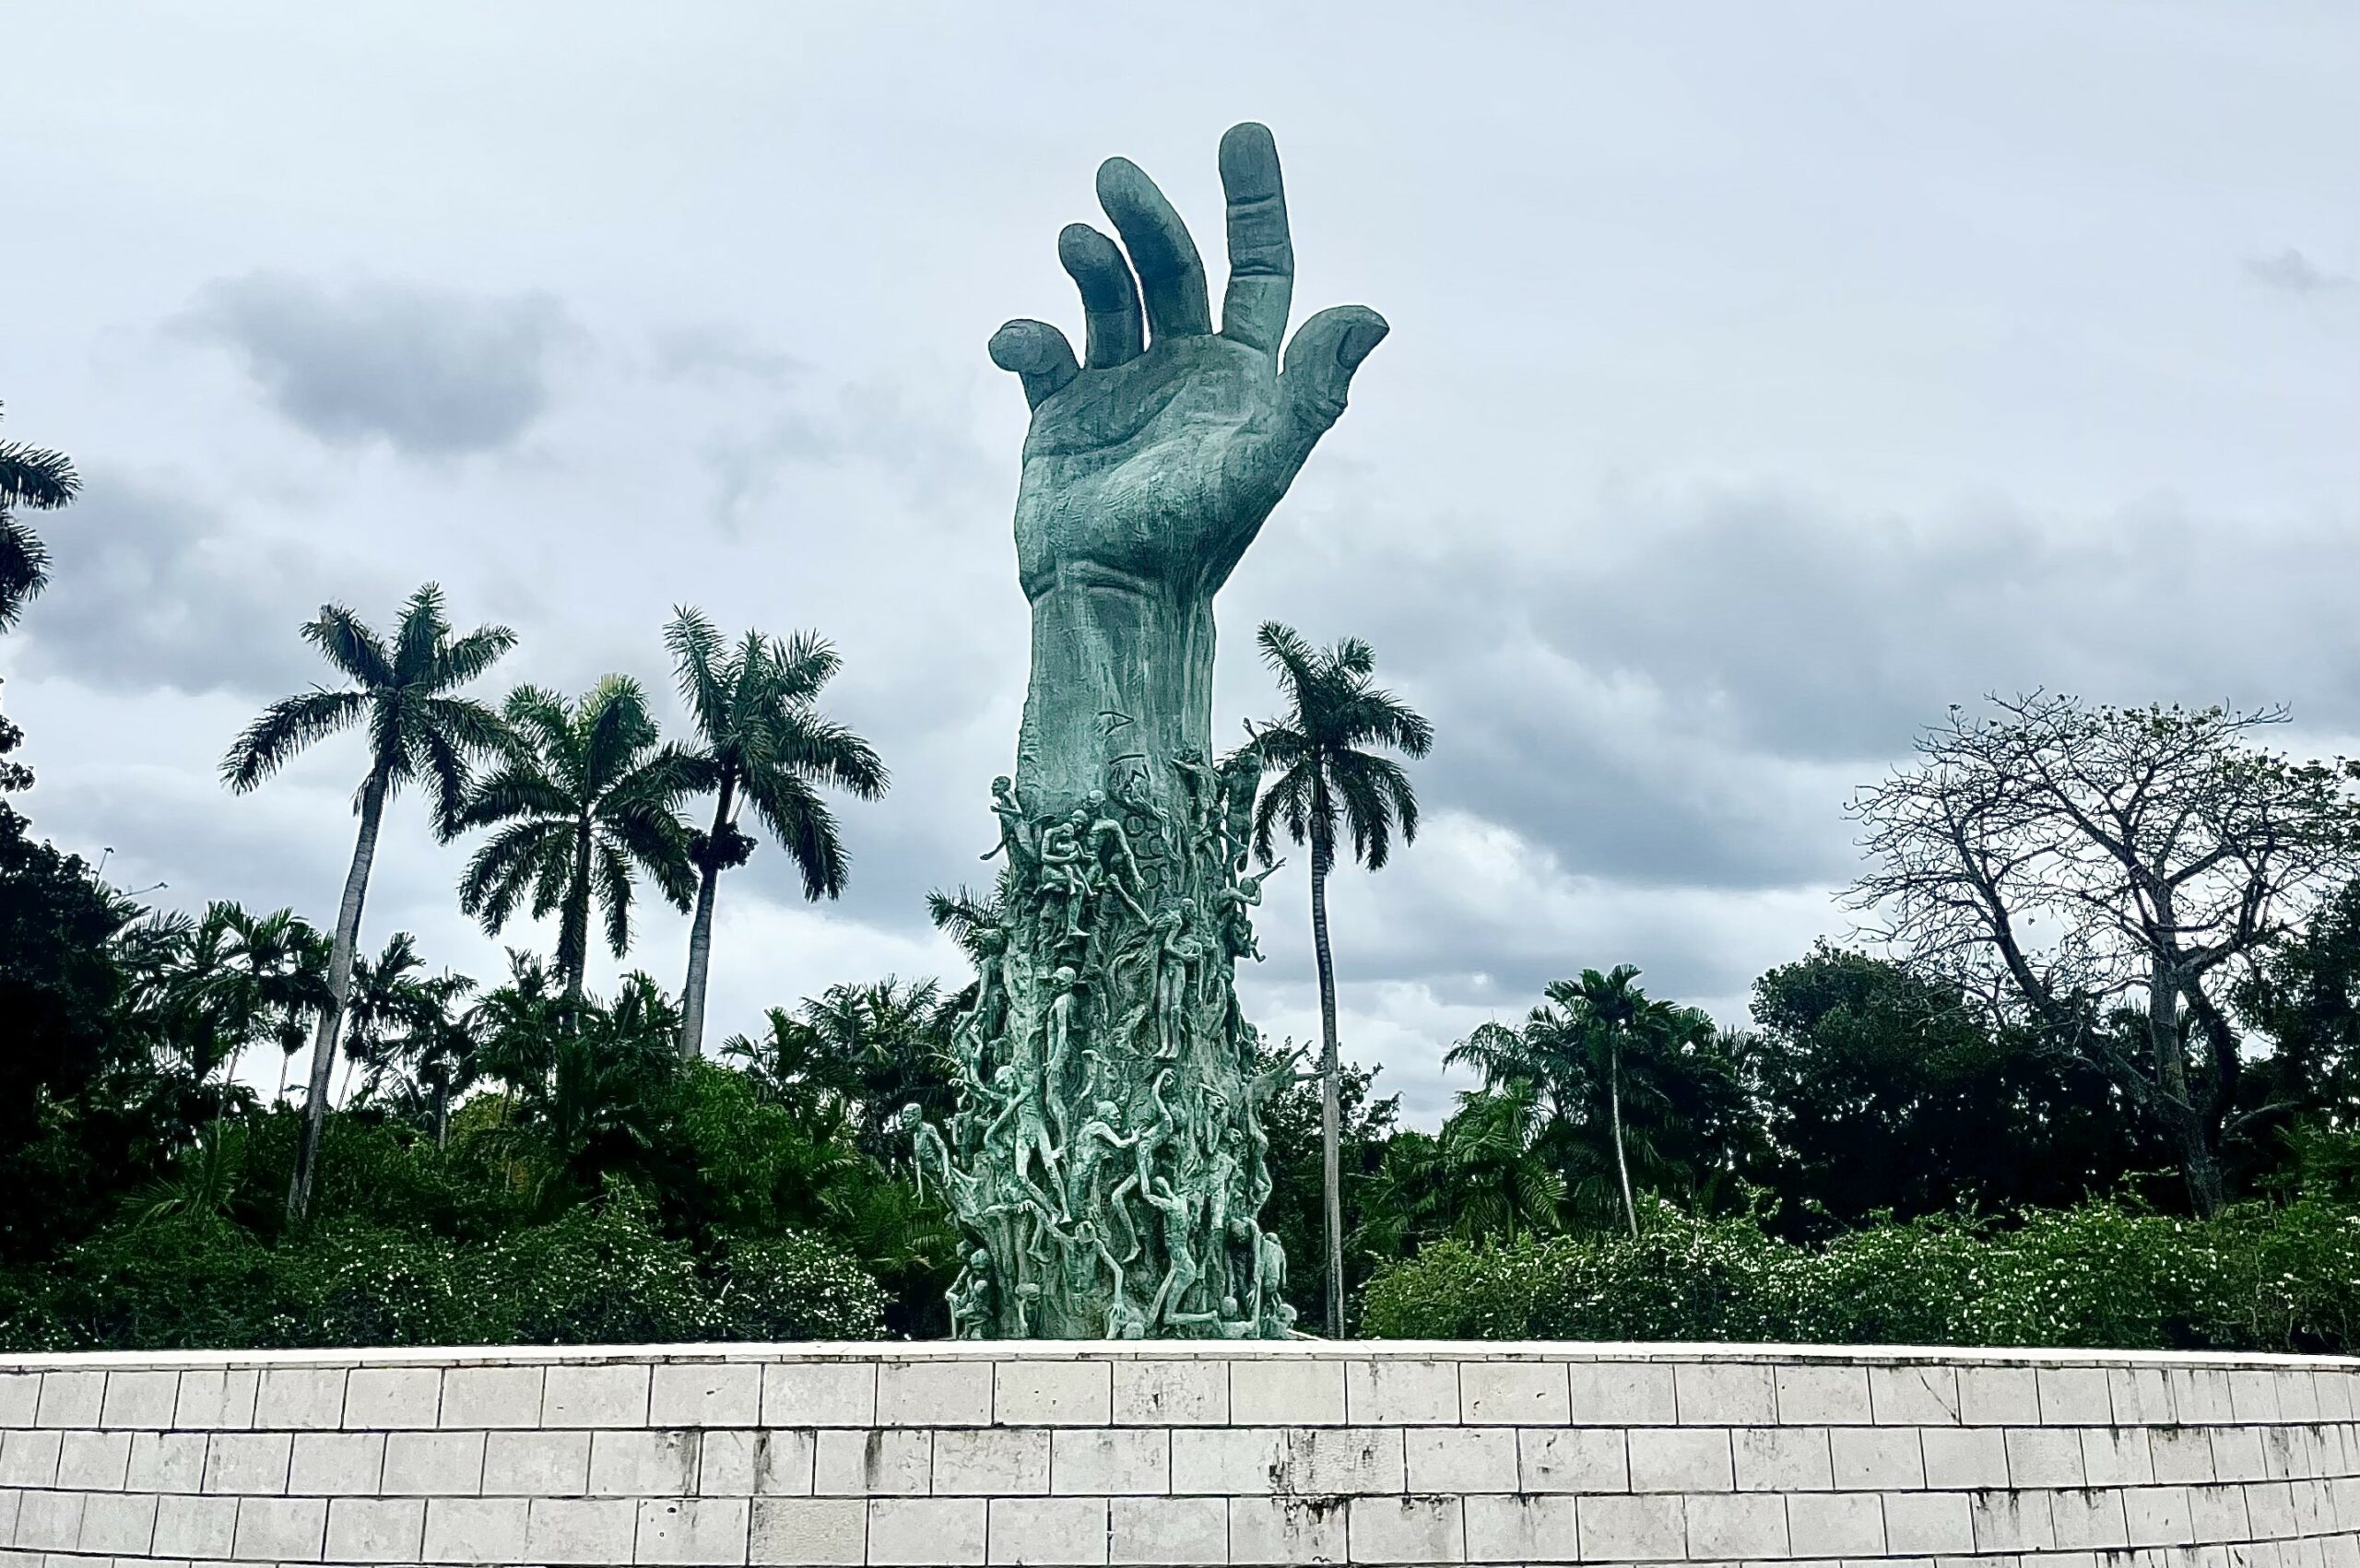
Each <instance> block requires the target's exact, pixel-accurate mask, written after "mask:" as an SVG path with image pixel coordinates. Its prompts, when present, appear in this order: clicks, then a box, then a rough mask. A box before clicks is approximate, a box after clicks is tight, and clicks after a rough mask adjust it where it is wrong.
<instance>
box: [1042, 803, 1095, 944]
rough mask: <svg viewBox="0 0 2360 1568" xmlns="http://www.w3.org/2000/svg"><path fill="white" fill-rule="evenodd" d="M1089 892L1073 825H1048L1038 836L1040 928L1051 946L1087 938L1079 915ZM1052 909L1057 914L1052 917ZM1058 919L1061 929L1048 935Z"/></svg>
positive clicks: (1085, 905)
mask: <svg viewBox="0 0 2360 1568" xmlns="http://www.w3.org/2000/svg"><path fill="white" fill-rule="evenodd" d="M1089 903H1090V881H1089V874H1088V871H1087V869H1086V868H1085V867H1084V864H1083V859H1082V853H1081V844H1080V841H1079V840H1078V839H1077V838H1076V837H1075V832H1074V825H1073V824H1072V823H1071V822H1070V821H1062V822H1052V823H1050V824H1049V826H1048V829H1047V831H1044V832H1043V833H1042V835H1041V929H1042V931H1043V933H1044V940H1046V941H1047V942H1049V944H1050V945H1051V946H1056V945H1058V944H1059V942H1060V941H1061V940H1063V941H1072V940H1080V939H1082V938H1083V937H1086V936H1087V935H1088V933H1086V932H1084V931H1083V930H1082V928H1081V915H1082V911H1083V910H1084V909H1086V908H1087V907H1088V906H1089ZM1053 909H1054V910H1056V912H1057V914H1056V916H1055V917H1054V918H1053V916H1052V914H1051V912H1052V910H1053ZM1060 919H1061V920H1062V923H1063V925H1064V927H1065V929H1064V930H1063V931H1062V932H1059V933H1058V934H1057V935H1056V936H1054V937H1051V936H1048V935H1047V933H1048V930H1049V927H1050V925H1052V924H1053V923H1055V920H1060Z"/></svg>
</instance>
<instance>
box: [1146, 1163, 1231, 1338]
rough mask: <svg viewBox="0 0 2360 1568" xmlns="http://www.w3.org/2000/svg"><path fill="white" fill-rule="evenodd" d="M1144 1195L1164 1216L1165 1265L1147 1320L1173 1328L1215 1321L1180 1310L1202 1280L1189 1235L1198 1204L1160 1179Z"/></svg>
mask: <svg viewBox="0 0 2360 1568" xmlns="http://www.w3.org/2000/svg"><path fill="white" fill-rule="evenodd" d="M1146 1196H1147V1200H1148V1202H1149V1203H1150V1204H1152V1205H1153V1206H1154V1207H1155V1208H1156V1209H1157V1211H1158V1212H1160V1213H1161V1214H1162V1216H1163V1256H1164V1259H1165V1261H1166V1263H1167V1265H1168V1267H1166V1268H1165V1269H1164V1273H1163V1283H1162V1284H1161V1285H1159V1286H1157V1287H1156V1291H1155V1299H1154V1300H1153V1301H1151V1302H1150V1303H1148V1309H1147V1315H1148V1320H1149V1321H1150V1322H1151V1323H1152V1322H1156V1321H1159V1320H1160V1321H1162V1322H1164V1323H1168V1324H1170V1325H1172V1326H1174V1327H1175V1328H1178V1327H1183V1326H1186V1325H1189V1324H1193V1323H1211V1322H1214V1321H1216V1318H1217V1315H1216V1314H1213V1313H1209V1312H1184V1311H1182V1310H1181V1309H1182V1308H1183V1307H1184V1306H1186V1304H1187V1300H1188V1292H1189V1291H1193V1290H1195V1289H1196V1288H1197V1283H1198V1280H1200V1279H1203V1277H1204V1271H1203V1270H1202V1269H1201V1268H1199V1267H1198V1266H1197V1246H1196V1242H1195V1240H1194V1238H1193V1236H1192V1235H1191V1233H1190V1232H1192V1231H1193V1230H1194V1229H1195V1220H1196V1210H1197V1205H1196V1204H1195V1203H1194V1202H1193V1201H1192V1200H1191V1199H1190V1198H1189V1197H1188V1195H1187V1194H1186V1193H1178V1192H1174V1191H1173V1189H1172V1184H1171V1183H1170V1182H1167V1181H1165V1180H1164V1179H1163V1178H1162V1176H1158V1177H1157V1178H1156V1179H1155V1185H1154V1186H1153V1187H1151V1188H1150V1189H1149V1191H1148V1193H1147V1195H1146Z"/></svg>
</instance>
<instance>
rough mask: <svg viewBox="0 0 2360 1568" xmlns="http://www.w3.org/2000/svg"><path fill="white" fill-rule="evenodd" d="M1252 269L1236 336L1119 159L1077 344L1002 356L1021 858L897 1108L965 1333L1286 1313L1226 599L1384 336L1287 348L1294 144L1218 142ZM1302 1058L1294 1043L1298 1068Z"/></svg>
mask: <svg viewBox="0 0 2360 1568" xmlns="http://www.w3.org/2000/svg"><path fill="white" fill-rule="evenodd" d="M1221 183H1222V185H1223V188H1224V190H1225V191H1226V194H1227V196H1228V206H1229V250H1230V282H1229V290H1228V295H1227V298H1226V300H1225V301H1224V303H1223V307H1222V312H1221V330H1220V331H1219V332H1215V331H1214V330H1213V328H1212V318H1211V312H1210V308H1209V301H1208V299H1207V294H1206V285H1205V272H1204V266H1203V265H1202V263H1200V262H1199V261H1198V256H1197V251H1196V247H1195V245H1194V244H1193V243H1192V242H1190V240H1189V238H1188V232H1187V230H1186V228H1185V227H1183V226H1182V224H1181V222H1180V219H1179V217H1178V215H1177V214H1175V213H1174V211H1173V210H1172V207H1171V205H1170V204H1169V203H1168V202H1166V201H1165V200H1164V199H1163V195H1162V193H1161V192H1159V191H1158V190H1157V189H1156V188H1155V186H1154V184H1153V183H1151V182H1150V181H1149V179H1148V178H1147V176H1146V175H1145V174H1143V173H1141V172H1140V171H1139V170H1138V169H1137V168H1136V167H1134V166H1133V165H1131V164H1129V163H1127V162H1125V161H1124V160H1122V159H1112V160H1110V161H1108V162H1107V163H1106V164H1105V166H1104V167H1103V168H1102V169H1100V171H1099V173H1098V194H1099V198H1100V200H1101V201H1102V202H1103V204H1104V206H1105V208H1106V212H1107V216H1108V217H1110V218H1113V219H1114V222H1115V229H1116V230H1117V231H1118V232H1119V233H1120V234H1121V235H1122V238H1123V242H1124V245H1125V246H1127V249H1128V256H1127V258H1126V255H1125V252H1124V250H1123V249H1119V248H1117V246H1116V244H1115V242H1114V241H1113V240H1111V239H1109V238H1107V237H1106V236H1105V235H1103V234H1100V233H1097V232H1096V231H1094V230H1090V229H1088V228H1085V227H1083V226H1081V225H1079V224H1076V225H1074V226H1073V227H1071V228H1068V230H1066V231H1065V233H1064V234H1063V235H1062V236H1061V237H1060V239H1059V242H1058V253H1059V256H1060V258H1061V259H1062V260H1063V261H1064V263H1065V266H1066V270H1067V271H1068V273H1070V274H1072V276H1073V278H1074V281H1075V282H1076V283H1077V284H1078V285H1079V286H1080V289H1081V297H1082V304H1083V308H1084V311H1085V312H1086V314H1087V318H1088V336H1087V341H1086V343H1085V352H1084V360H1086V363H1084V362H1081V361H1078V360H1076V358H1075V356H1074V352H1073V348H1072V347H1071V345H1070V344H1068V342H1067V340H1066V338H1065V336H1064V335H1063V334H1062V333H1060V332H1058V331H1057V330H1056V328H1055V327H1052V326H1048V325H1045V324H1043V323H1040V322H1033V321H1017V322H1010V323H1009V324H1007V325H1006V326H1004V327H1002V328H1000V330H999V332H998V333H997V335H996V336H994V337H993V339H992V345H991V351H992V358H993V359H994V360H997V362H998V363H999V364H1000V365H1001V366H1003V367H1004V368H1006V369H1008V370H1010V371H1015V372H1016V373H1017V374H1018V375H1019V376H1020V377H1021V379H1022V381H1023V384H1024V393H1025V396H1026V398H1027V400H1028V401H1029V402H1030V403H1031V404H1032V430H1031V433H1030V434H1029V435H1028V436H1027V437H1026V439H1025V442H1024V469H1023V477H1022V480H1021V484H1020V486H1019V489H1018V492H1017V501H1016V553H1017V572H1018V578H1019V581H1020V582H1021V584H1022V585H1023V588H1024V594H1025V597H1026V598H1028V599H1029V600H1031V601H1032V681H1031V686H1030V688H1029V690H1027V692H1026V695H1025V703H1024V727H1023V733H1022V735H1021V737H1020V740H1019V744H1018V751H1017V770H1016V777H1015V779H1014V781H1013V783H1012V784H1011V782H1010V781H1009V780H1006V779H1003V780H1000V781H998V783H997V784H995V785H994V787H993V795H994V811H995V813H996V814H997V817H998V818H999V822H1000V842H999V843H998V844H997V846H996V847H995V848H994V849H993V850H992V851H991V852H990V855H989V856H987V857H998V856H1004V857H1005V858H1004V859H1003V860H1002V864H1001V870H1000V874H999V885H998V888H997V896H996V898H995V899H994V900H993V901H991V902H990V904H989V906H988V907H987V908H984V907H981V906H979V911H980V912H979V914H978V916H977V919H978V922H979V924H978V925H977V926H976V928H975V929H974V930H973V931H972V932H971V933H970V937H971V941H970V946H971V950H972V951H973V954H974V956H975V959H976V967H977V971H978V976H977V984H976V989H975V997H976V999H975V1003H974V1006H973V1008H971V1009H970V1010H969V1011H968V1012H966V1013H965V1014H964V1015H963V1016H962V1018H961V1019H960V1020H959V1021H958V1023H957V1025H956V1026H955V1027H954V1029H953V1030H952V1032H951V1038H952V1042H953V1050H954V1052H955V1054H956V1055H957V1056H958V1067H959V1078H960V1081H961V1082H962V1084H963V1085H964V1086H965V1090H964V1092H962V1096H961V1099H960V1107H959V1110H958V1111H957V1113H956V1114H953V1115H951V1116H950V1118H949V1119H948V1120H947V1121H946V1122H945V1123H944V1125H943V1127H942V1128H941V1129H939V1130H938V1129H936V1128H934V1127H932V1126H927V1125H926V1123H925V1122H924V1121H923V1119H922V1117H921V1116H920V1114H919V1113H918V1110H917V1108H916V1107H915V1106H913V1107H911V1108H910V1109H909V1110H908V1111H907V1112H906V1113H905V1114H904V1116H903V1126H904V1127H905V1129H906V1130H907V1131H908V1132H909V1133H910V1135H911V1137H912V1138H913V1139H914V1153H915V1154H916V1156H917V1159H918V1167H919V1169H920V1170H921V1172H922V1173H925V1174H926V1175H928V1176H938V1177H939V1178H940V1183H941V1185H942V1187H943V1190H944V1197H945V1199H946V1201H947V1202H949V1203H950V1207H951V1208H952V1210H953V1212H954V1213H955V1214H956V1215H957V1217H958V1220H959V1222H960V1224H961V1225H962V1228H963V1229H964V1230H965V1231H966V1232H967V1233H968V1235H969V1237H970V1238H971V1240H972V1241H973V1243H974V1245H973V1247H972V1249H971V1250H970V1251H969V1253H968V1256H967V1261H966V1266H965V1268H964V1270H963V1271H962V1274H961V1276H960V1279H959V1281H958V1283H957V1285H955V1286H954V1287H953V1288H952V1290H951V1291H950V1308H951V1317H952V1324H953V1327H954V1330H955V1332H957V1333H959V1334H960V1335H962V1336H964V1337H970V1338H1008V1337H1022V1336H1029V1335H1041V1336H1052V1337H1061V1338H1076V1337H1100V1336H1103V1337H1109V1338H1122V1337H1138V1336H1141V1335H1157V1336H1190V1337H1214V1336H1219V1337H1221V1338H1276V1337H1280V1336H1283V1335H1286V1334H1289V1333H1291V1332H1292V1323H1293V1316H1294V1314H1293V1309H1292V1307H1291V1306H1289V1305H1288V1304H1287V1303H1286V1302H1285V1300H1284V1297H1283V1293H1282V1287H1283V1284H1284V1280H1285V1257H1284V1253H1283V1251H1282V1249H1280V1246H1279V1244H1278V1243H1277V1242H1276V1240H1275V1239H1274V1238H1271V1237H1269V1236H1267V1235H1265V1234H1264V1233H1263V1232H1262V1231H1261V1228H1260V1226H1259V1224H1258V1222H1257V1220H1256V1215H1257V1212H1258V1210H1259V1209H1260V1208H1261V1205H1262V1202H1263V1200H1264V1199H1265V1198H1266V1197H1268V1193H1269V1176H1268V1161H1267V1159H1266V1158H1265V1154H1266V1150H1267V1149H1268V1139H1267V1138H1265V1137H1264V1136H1263V1135H1262V1132H1261V1127H1260V1124H1259V1120H1258V1111H1257V1102H1258V1101H1259V1100H1260V1098H1262V1096H1263V1095H1264V1094H1265V1093H1266V1092H1267V1090H1268V1085H1269V1083H1270V1082H1271V1081H1273V1069H1271V1068H1270V1067H1269V1066H1268V1063H1267V1061H1266V1060H1265V1059H1264V1058H1263V1054H1262V1052H1261V1050H1260V1041H1259V1038H1258V1036H1257V1035H1256V1033H1255V1032H1254V1031H1253V1029H1252V1028H1251V1027H1249V1026H1248V1025H1247V1024H1246V1023H1245V1020H1244V1018H1243V1016H1242V1015H1241V1014H1240V1012H1239V1009H1238V1007H1237V998H1236V990H1235V984H1234V980H1235V968H1236V963H1237V961H1238V960H1239V959H1240V958H1247V959H1253V958H1258V957H1259V956H1260V955H1259V954H1258V953H1257V951H1256V949H1255V947H1254V939H1253V928H1252V925H1251V922H1250V920H1249V918H1248V917H1247V915H1246V914H1245V911H1246V908H1247V907H1248V906H1249V905H1251V904H1253V903H1255V902H1259V897H1260V891H1261V890H1260V886H1259V880H1258V878H1249V879H1245V880H1243V881H1241V876H1242V873H1243V872H1244V870H1245V856H1246V852H1247V849H1248V847H1249V845H1248V839H1249V837H1250V832H1251V828H1252V819H1253V811H1252V807H1253V800H1254V790H1255V785H1256V783H1257V779H1258V778H1259V773H1260V761H1259V759H1258V757H1257V755H1256V754H1255V752H1254V751H1253V750H1252V749H1247V750H1246V751H1245V752H1244V753H1241V754H1237V755H1233V756H1232V757H1230V758H1228V759H1225V760H1221V762H1219V763H1218V764H1216V763H1214V762H1213V761H1212V760H1211V759H1210V758H1209V755H1208V753H1209V749H1210V741H1211V725H1212V661H1213V618H1212V600H1213V595H1215V594H1216V593H1217V592H1219V591H1220V588H1221V584H1222V583H1223V582H1225V581H1226V580H1227V579H1228V576H1229V573H1230V572H1231V571H1232V570H1233V568H1234V567H1235V566H1236V565H1237V562H1238V559H1239V558H1240V557H1241V556H1242V555H1244V553H1245V549H1246V547H1247V546H1249V545H1250V544H1252V543H1253V541H1254V536H1255V534H1256V533H1257V531H1258V530H1259V529H1260V528H1261V526H1262V524H1263V522H1264V520H1265V519H1267V518H1268V516H1269V514H1270V509H1271V508H1272V507H1274V506H1276V505H1277V504H1278V501H1279V499H1280V497H1281V496H1282V495H1284V494H1285V493H1286V489H1287V486H1288V484H1289V483H1290V482H1291V481H1292V479H1293V477H1294V476H1295V474H1296V473H1297V472H1298V471H1299V470H1300V469H1301V468H1302V466H1303V463H1304V458H1305V457H1307V456H1308V455H1309V454H1310V453H1311V449H1312V447H1313V446H1314V445H1315V444H1316V442H1318V440H1319V438H1320V436H1321V435H1322V434H1324V433H1325V432H1326V431H1327V428H1328V427H1329V426H1330V425H1332V424H1334V423H1335V421H1336V418H1337V416H1338V415H1339V413H1340V412H1341V411H1342V409H1343V406H1344V394H1345V390H1346V388H1347V386H1348V385H1349V383H1350V382H1351V374H1352V371H1354V369H1356V368H1357V367H1358V366H1359V364H1360V362H1361V360H1363V359H1365V358H1366V357H1367V355H1368V353H1369V350H1370V349H1372V348H1375V346H1376V344H1377V342H1378V340H1379V339H1381V338H1382V337H1383V336H1385V331H1386V327H1385V322H1384V320H1383V319H1382V318H1381V317H1379V316H1378V315H1377V314H1376V313H1375V312H1374V311H1370V310H1366V309H1364V308H1362V307H1360V306H1346V307H1343V308H1340V309H1337V310H1331V311H1326V312H1321V313H1320V314H1319V315H1316V316H1315V317H1313V318H1312V319H1311V320H1310V321H1309V322H1307V323H1305V324H1304V327H1303V329H1302V330H1301V331H1300V332H1298V333H1297V334H1296V335H1295V337H1294V341H1293V343H1292V345H1291V346H1289V348H1287V350H1286V354H1285V357H1284V363H1283V365H1282V364H1281V362H1280V353H1279V345H1280V340H1281V338H1282V337H1283V336H1284V334H1285V330H1286V318H1287V307H1288V303H1289V296H1290V295H1291V293H1292V289H1293V272H1294V260H1293V253H1292V247H1291V245H1290V243H1289V240H1288V235H1287V220H1286V204H1285V199H1284V196H1283V195H1282V193H1281V190H1280V181H1279V163H1278V153H1277V150H1276V149H1275V148H1274V147H1272V146H1271V143H1270V135H1269V133H1268V131H1266V130H1264V129H1263V128H1262V127H1261V126H1259V125H1240V126H1238V127H1236V128H1235V129H1234V130H1233V131H1231V132H1230V133H1229V135H1228V136H1225V137H1223V138H1222V140H1221ZM1289 1071H1291V1068H1286V1067H1282V1068H1279V1069H1276V1076H1277V1077H1284V1076H1285V1075H1286V1073H1287V1072H1289Z"/></svg>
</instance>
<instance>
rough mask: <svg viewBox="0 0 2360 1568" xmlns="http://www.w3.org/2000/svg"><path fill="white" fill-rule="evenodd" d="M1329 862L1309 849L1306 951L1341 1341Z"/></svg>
mask: <svg viewBox="0 0 2360 1568" xmlns="http://www.w3.org/2000/svg"><path fill="white" fill-rule="evenodd" d="M1327 861H1328V856H1327V855H1325V854H1323V853H1321V851H1320V848H1319V846H1318V845H1317V844H1316V843H1315V844H1314V845H1312V849H1311V946H1312V950H1313V951H1314V952H1315V953H1316V954H1317V955H1318V960H1319V1173H1320V1180H1321V1184H1322V1185H1323V1186H1324V1188H1325V1197H1326V1200H1327V1201H1326V1208H1327V1337H1328V1338H1331V1339H1340V1338H1343V1337H1344V1168H1343V1156H1342V1152H1341V1149H1340V1148H1339V1145H1340V1143H1341V1141H1342V1133H1343V1128H1342V1121H1343V1110H1342V1103H1341V1090H1340V1085H1339V1071H1340V1068H1339V1065H1338V1061H1337V1056H1338V1053H1337V1049H1336V961H1335V958H1334V956H1333V955H1332V954H1331V953H1330V952H1329V951H1328V949H1327Z"/></svg>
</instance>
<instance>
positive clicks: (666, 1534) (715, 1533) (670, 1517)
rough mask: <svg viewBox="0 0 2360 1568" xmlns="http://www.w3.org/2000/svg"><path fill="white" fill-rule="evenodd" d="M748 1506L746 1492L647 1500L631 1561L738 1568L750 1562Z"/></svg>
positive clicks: (642, 1510)
mask: <svg viewBox="0 0 2360 1568" xmlns="http://www.w3.org/2000/svg"><path fill="white" fill-rule="evenodd" d="M750 1506H751V1503H750V1502H749V1500H748V1499H746V1498H743V1497H668V1498H647V1499H643V1501H642V1502H641V1503H640V1504H639V1515H638V1519H637V1530H636V1539H635V1541H634V1545H633V1550H634V1552H635V1556H634V1559H633V1560H634V1561H635V1562H660V1563H710V1564H719V1565H725V1568H736V1565H737V1564H738V1563H742V1562H745V1561H746V1549H747V1542H748V1534H749V1530H748V1525H749V1508H750Z"/></svg>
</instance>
